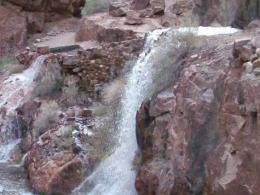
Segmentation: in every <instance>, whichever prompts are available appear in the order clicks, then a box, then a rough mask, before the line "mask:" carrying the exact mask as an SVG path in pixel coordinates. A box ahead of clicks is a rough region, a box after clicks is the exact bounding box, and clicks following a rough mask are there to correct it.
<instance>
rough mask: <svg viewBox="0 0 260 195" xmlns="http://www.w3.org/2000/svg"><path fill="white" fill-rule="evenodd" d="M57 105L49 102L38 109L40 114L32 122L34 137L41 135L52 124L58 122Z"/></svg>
mask: <svg viewBox="0 0 260 195" xmlns="http://www.w3.org/2000/svg"><path fill="white" fill-rule="evenodd" d="M58 110H59V105H58V104H57V103H56V102H55V101H49V102H48V103H45V104H43V105H42V106H41V108H40V113H39V114H38V116H37V118H36V119H35V121H34V130H35V134H36V136H39V135H41V134H43V133H44V132H45V131H46V130H48V128H50V127H51V125H52V124H54V123H55V122H57V121H58V119H59V115H58Z"/></svg>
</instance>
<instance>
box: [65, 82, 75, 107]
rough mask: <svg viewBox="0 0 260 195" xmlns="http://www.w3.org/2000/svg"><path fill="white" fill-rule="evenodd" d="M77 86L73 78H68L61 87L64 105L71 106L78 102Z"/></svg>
mask: <svg viewBox="0 0 260 195" xmlns="http://www.w3.org/2000/svg"><path fill="white" fill-rule="evenodd" d="M78 95H79V87H78V85H77V83H76V82H75V81H73V80H70V79H69V80H68V82H67V85H64V86H63V88H62V96H63V98H64V99H65V101H66V105H68V106H73V105H75V104H77V102H78Z"/></svg>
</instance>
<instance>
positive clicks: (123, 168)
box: [73, 27, 239, 195]
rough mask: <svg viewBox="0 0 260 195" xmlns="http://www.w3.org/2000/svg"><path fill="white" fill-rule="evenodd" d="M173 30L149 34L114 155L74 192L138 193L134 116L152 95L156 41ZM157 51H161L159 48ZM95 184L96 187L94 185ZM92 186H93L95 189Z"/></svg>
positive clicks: (208, 32) (131, 79) (211, 31)
mask: <svg viewBox="0 0 260 195" xmlns="http://www.w3.org/2000/svg"><path fill="white" fill-rule="evenodd" d="M170 31H171V30H170V29H163V30H155V31H153V32H151V33H149V34H148V36H147V38H146V43H145V47H144V50H143V52H142V53H141V54H140V56H139V58H138V61H137V62H136V64H135V65H134V66H133V68H132V71H131V72H130V74H129V75H128V76H127V83H126V85H125V90H124V94H123V97H122V101H121V105H122V106H121V111H120V116H121V117H120V119H119V125H118V130H119V134H118V140H119V143H118V145H117V146H116V148H115V151H114V153H113V154H112V155H110V156H109V157H107V158H106V159H105V160H104V161H103V162H101V164H100V165H99V167H98V168H97V169H96V170H95V171H94V172H93V174H92V175H90V176H89V177H88V178H86V180H85V181H84V182H83V183H82V184H81V185H80V186H79V187H78V188H76V189H75V190H74V192H73V194H75V195H86V194H88V195H135V194H136V191H135V187H134V181H135V171H134V170H133V166H132V161H133V159H134V156H135V152H136V150H137V144H136V135H135V126H136V122H135V116H136V112H137V110H138V109H139V107H140V105H141V103H142V102H143V101H144V99H145V98H146V96H147V95H148V94H149V89H150V87H151V85H152V80H153V79H152V75H153V69H154V67H153V62H152V59H153V57H154V56H153V54H154V53H155V50H156V44H157V40H158V39H159V38H160V36H161V35H162V34H164V33H165V32H167V33H168V32H170ZM238 31H239V30H237V29H233V28H230V27H219V28H214V27H199V28H179V29H175V30H173V32H179V33H186V32H191V33H193V34H194V35H195V36H212V35H218V34H232V33H236V32H238ZM157 54H158V51H157ZM93 186H94V187H93ZM92 187H93V188H92Z"/></svg>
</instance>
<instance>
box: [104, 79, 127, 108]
mask: <svg viewBox="0 0 260 195" xmlns="http://www.w3.org/2000/svg"><path fill="white" fill-rule="evenodd" d="M123 88H124V80H123V79H122V78H118V79H115V80H113V81H112V82H111V83H109V84H108V85H106V86H105V87H104V89H103V92H102V97H103V100H104V102H105V103H106V104H108V105H116V104H117V103H118V102H120V96H121V94H122V91H123Z"/></svg>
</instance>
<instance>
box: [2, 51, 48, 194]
mask: <svg viewBox="0 0 260 195" xmlns="http://www.w3.org/2000/svg"><path fill="white" fill-rule="evenodd" d="M45 59H46V56H39V57H37V59H36V60H35V61H34V62H33V64H32V65H31V66H30V68H28V69H26V70H24V71H23V72H22V73H18V74H14V75H11V76H10V77H9V78H8V79H6V80H5V81H4V82H3V83H2V84H1V86H0V91H1V96H0V126H1V128H0V175H1V178H0V194H13V195H29V194H31V193H30V192H29V189H28V185H27V180H26V174H25V173H24V171H23V169H22V167H20V166H13V165H11V164H10V163H9V161H10V156H11V154H12V152H13V150H14V149H15V148H16V147H17V145H18V144H19V143H20V141H21V140H20V139H19V138H18V137H17V133H16V132H15V130H14V129H15V128H14V125H13V119H14V118H15V116H16V113H15V109H16V108H17V107H19V106H20V105H21V104H22V103H23V102H24V100H25V98H26V97H27V95H28V94H30V92H31V91H32V89H33V86H34V79H35V77H36V76H37V75H38V73H39V71H40V67H41V65H42V64H43V62H44V60H45Z"/></svg>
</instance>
